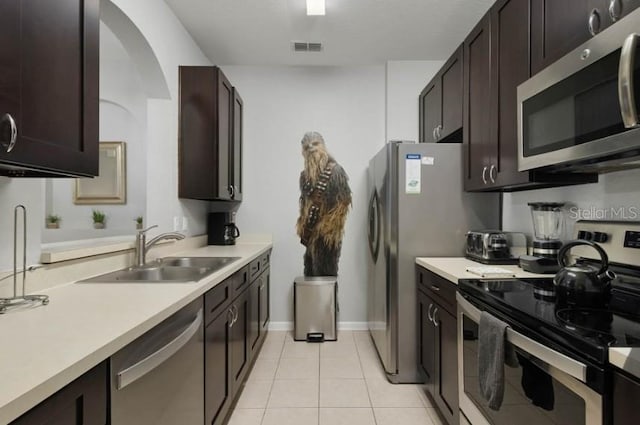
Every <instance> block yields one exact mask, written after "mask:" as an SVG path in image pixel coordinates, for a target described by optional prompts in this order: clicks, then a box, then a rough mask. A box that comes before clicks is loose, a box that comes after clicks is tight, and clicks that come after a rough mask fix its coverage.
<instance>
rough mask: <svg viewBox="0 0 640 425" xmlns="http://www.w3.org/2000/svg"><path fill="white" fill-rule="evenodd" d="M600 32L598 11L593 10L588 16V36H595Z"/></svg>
mask: <svg viewBox="0 0 640 425" xmlns="http://www.w3.org/2000/svg"><path fill="white" fill-rule="evenodd" d="M599 32H600V11H599V10H598V9H593V10H592V11H591V13H590V14H589V34H591V35H596V34H597V33H599Z"/></svg>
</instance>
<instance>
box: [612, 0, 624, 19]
mask: <svg viewBox="0 0 640 425" xmlns="http://www.w3.org/2000/svg"><path fill="white" fill-rule="evenodd" d="M609 16H611V20H612V21H613V22H615V21H617V20H618V19H620V16H622V2H621V1H620V0H611V1H610V2H609Z"/></svg>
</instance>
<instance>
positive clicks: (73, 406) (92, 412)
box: [11, 361, 108, 425]
mask: <svg viewBox="0 0 640 425" xmlns="http://www.w3.org/2000/svg"><path fill="white" fill-rule="evenodd" d="M107 388H108V367H107V362H106V361H105V362H102V363H100V364H99V365H98V366H96V367H94V368H93V369H91V370H90V371H89V372H87V373H85V374H84V375H82V376H81V377H79V378H78V379H76V380H75V381H73V382H72V383H70V384H69V385H67V386H66V387H64V388H63V389H61V390H60V391H58V392H57V393H55V394H54V395H52V396H51V397H49V398H48V399H46V400H45V401H43V402H42V403H40V404H39V405H37V406H36V407H34V408H33V409H31V410H30V411H28V412H27V413H25V414H24V415H22V416H21V417H19V418H18V419H16V420H15V421H13V422H11V425H72V424H73V425H75V424H82V425H106V424H107Z"/></svg>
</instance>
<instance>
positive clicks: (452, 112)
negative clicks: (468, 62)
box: [419, 46, 462, 143]
mask: <svg viewBox="0 0 640 425" xmlns="http://www.w3.org/2000/svg"><path fill="white" fill-rule="evenodd" d="M419 110H420V120H419V121H420V130H419V137H420V143H427V142H461V141H462V135H461V129H462V46H460V47H459V48H458V49H457V50H456V51H455V52H454V53H453V55H451V57H450V58H449V59H448V60H447V61H446V62H445V64H444V66H443V67H442V68H441V69H440V71H438V73H437V74H436V75H435V76H434V77H433V79H432V80H431V81H430V82H429V83H428V84H427V85H426V87H425V88H424V90H422V93H420V98H419Z"/></svg>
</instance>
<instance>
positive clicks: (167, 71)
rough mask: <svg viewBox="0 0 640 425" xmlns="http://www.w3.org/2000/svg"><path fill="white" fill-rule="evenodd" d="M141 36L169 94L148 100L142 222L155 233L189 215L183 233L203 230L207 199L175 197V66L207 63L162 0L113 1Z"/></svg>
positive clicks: (176, 167)
mask: <svg viewBox="0 0 640 425" xmlns="http://www.w3.org/2000/svg"><path fill="white" fill-rule="evenodd" d="M112 2H113V3H114V4H115V5H116V6H118V7H119V8H120V9H121V10H122V11H123V12H124V13H125V14H126V15H127V16H128V17H129V19H131V20H132V21H133V22H134V23H135V25H136V26H137V28H138V30H139V31H140V32H141V33H142V34H143V35H144V37H145V38H146V41H147V42H148V43H149V45H150V46H151V48H152V49H153V52H154V53H155V56H156V58H157V61H158V63H159V64H160V67H161V68H162V73H163V74H164V78H165V80H166V83H167V87H168V88H169V96H170V99H150V100H149V102H148V105H147V108H148V109H147V140H148V142H147V150H148V151H147V182H148V184H147V208H146V214H147V215H146V219H147V220H146V223H147V224H158V225H159V228H158V229H156V232H164V231H168V230H172V229H173V217H174V216H179V217H181V216H185V217H187V218H188V219H189V229H188V230H187V231H186V232H185V233H187V234H188V235H197V234H202V233H205V232H206V227H207V225H206V215H207V211H208V204H207V203H205V202H201V201H189V200H179V199H178V95H179V92H178V67H179V66H180V65H211V62H210V61H209V60H208V59H207V58H206V57H205V56H204V54H203V53H202V51H201V50H200V48H199V47H198V46H197V45H196V43H195V42H194V41H193V39H192V38H191V36H190V35H189V33H188V32H187V31H186V29H185V28H184V27H183V26H182V23H181V22H180V21H179V20H178V18H177V17H176V16H175V15H174V14H173V12H172V11H171V9H170V8H169V7H168V6H167V4H166V3H165V2H164V1H157V0H136V1H129V0H112Z"/></svg>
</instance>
